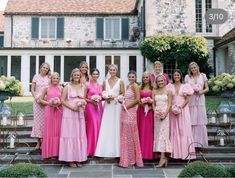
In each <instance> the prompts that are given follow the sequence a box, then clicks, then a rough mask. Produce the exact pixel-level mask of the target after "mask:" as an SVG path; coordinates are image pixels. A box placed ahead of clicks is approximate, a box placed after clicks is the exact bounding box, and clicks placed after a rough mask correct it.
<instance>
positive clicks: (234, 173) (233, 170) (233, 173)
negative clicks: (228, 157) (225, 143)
mask: <svg viewBox="0 0 235 178" xmlns="http://www.w3.org/2000/svg"><path fill="white" fill-rule="evenodd" d="M226 171H227V174H228V177H235V166H232V167H228V168H226Z"/></svg>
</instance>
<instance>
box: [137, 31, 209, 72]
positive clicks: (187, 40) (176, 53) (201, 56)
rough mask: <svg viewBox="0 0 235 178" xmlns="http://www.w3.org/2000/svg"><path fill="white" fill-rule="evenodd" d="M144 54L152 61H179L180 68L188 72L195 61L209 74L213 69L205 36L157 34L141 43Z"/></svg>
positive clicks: (202, 70)
mask: <svg viewBox="0 0 235 178" xmlns="http://www.w3.org/2000/svg"><path fill="white" fill-rule="evenodd" d="M140 50H141V52H142V55H143V56H145V57H147V58H148V59H149V60H150V61H151V62H155V61H156V60H160V61H161V62H163V63H168V62H175V61H177V65H178V68H179V69H180V70H181V71H182V72H183V74H186V73H187V69H188V64H189V63H190V62H192V61H195V62H196V63H198V65H199V66H200V71H201V72H203V73H206V74H207V76H209V74H210V73H211V71H212V69H211V67H210V66H209V64H208V62H207V60H208V57H209V55H208V50H207V41H206V39H205V38H204V37H199V36H194V35H187V36H185V35H178V36H176V35H155V36H152V37H148V38H146V39H145V40H144V41H143V42H142V43H141V45H140Z"/></svg>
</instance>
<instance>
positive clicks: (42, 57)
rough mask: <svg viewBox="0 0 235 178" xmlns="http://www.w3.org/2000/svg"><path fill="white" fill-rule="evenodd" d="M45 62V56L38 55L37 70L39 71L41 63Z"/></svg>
mask: <svg viewBox="0 0 235 178" xmlns="http://www.w3.org/2000/svg"><path fill="white" fill-rule="evenodd" d="M44 62H45V56H39V65H38V67H39V68H38V71H39V72H40V67H41V65H42V64H43V63H44Z"/></svg>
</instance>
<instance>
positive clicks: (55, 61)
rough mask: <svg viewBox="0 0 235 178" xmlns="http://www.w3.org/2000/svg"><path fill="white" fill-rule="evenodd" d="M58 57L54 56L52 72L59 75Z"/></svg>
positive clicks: (59, 59) (59, 60)
mask: <svg viewBox="0 0 235 178" xmlns="http://www.w3.org/2000/svg"><path fill="white" fill-rule="evenodd" d="M60 62H61V58H60V56H54V71H55V72H58V73H59V74H60Z"/></svg>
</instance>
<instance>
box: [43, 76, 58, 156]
mask: <svg viewBox="0 0 235 178" xmlns="http://www.w3.org/2000/svg"><path fill="white" fill-rule="evenodd" d="M59 80H60V76H59V74H58V73H57V72H54V73H52V74H51V85H50V87H47V88H45V89H44V91H43V93H42V95H41V97H40V101H41V103H42V104H44V105H46V106H45V118H44V131H43V142H42V157H43V158H49V157H58V156H59V143H60V127H61V119H62V106H61V101H60V98H61V93H62V88H61V87H60V86H59ZM45 96H46V98H45Z"/></svg>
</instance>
